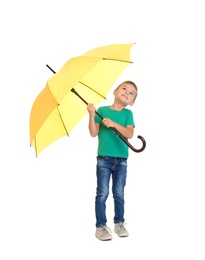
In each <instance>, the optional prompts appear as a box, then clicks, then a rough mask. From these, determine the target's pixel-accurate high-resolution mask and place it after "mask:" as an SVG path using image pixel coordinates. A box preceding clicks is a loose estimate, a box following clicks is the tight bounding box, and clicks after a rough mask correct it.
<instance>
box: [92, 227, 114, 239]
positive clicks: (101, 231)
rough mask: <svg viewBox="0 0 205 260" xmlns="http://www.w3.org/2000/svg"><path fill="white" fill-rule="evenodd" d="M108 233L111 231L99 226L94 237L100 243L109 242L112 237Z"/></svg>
mask: <svg viewBox="0 0 205 260" xmlns="http://www.w3.org/2000/svg"><path fill="white" fill-rule="evenodd" d="M110 232H111V231H110V229H109V228H108V227H107V226H101V227H98V228H96V232H95V236H96V237H97V238H98V239H100V240H102V241H106V240H111V239H112V235H111V234H110Z"/></svg>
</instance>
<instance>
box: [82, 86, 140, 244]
mask: <svg viewBox="0 0 205 260" xmlns="http://www.w3.org/2000/svg"><path fill="white" fill-rule="evenodd" d="M113 94H114V96H115V98H114V102H113V104H112V105H111V106H104V107H100V108H99V109H98V111H97V112H98V113H99V114H100V115H101V116H102V117H103V119H101V118H100V117H99V116H98V115H96V113H95V111H96V109H95V107H94V105H93V104H88V105H87V110H88V113H89V126H88V127H89V131H90V135H91V136H92V137H96V136H98V149H97V167H96V176H97V189H96V198H95V215H96V233H95V236H96V237H97V238H98V239H100V240H103V241H105V240H111V239H112V235H111V233H110V229H109V228H108V227H107V226H106V223H107V218H106V200H107V198H108V195H109V182H110V178H111V176H112V193H113V199H114V213H115V215H114V224H115V226H114V231H115V233H117V234H118V236H119V237H127V236H128V235H129V234H128V231H127V230H126V228H125V226H124V221H125V219H124V188H125V185H126V177H127V158H128V146H127V144H125V143H124V142H123V141H122V140H121V139H120V138H119V136H118V135H116V134H115V133H114V131H112V129H109V128H110V127H112V128H115V129H117V130H118V131H119V132H120V133H121V134H122V135H123V136H124V137H125V138H127V139H128V138H132V137H133V135H134V119H133V114H132V111H131V110H129V109H126V107H127V106H128V105H129V106H132V105H133V104H134V102H135V99H136V97H137V86H136V85H135V83H134V82H132V81H125V82H123V83H121V84H120V85H119V86H118V87H117V88H116V89H115V90H114V92H113Z"/></svg>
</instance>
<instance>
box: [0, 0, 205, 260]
mask: <svg viewBox="0 0 205 260" xmlns="http://www.w3.org/2000/svg"><path fill="white" fill-rule="evenodd" d="M204 24H205V16H204V5H203V1H199V0H195V1H182V0H177V1H175V0H174V1H162V0H161V1H160V0H156V1H151V0H150V1H148V0H147V1H146V0H145V1H134V0H133V1H132V0H127V1H122V0H119V1H113V0H109V1H108V0H104V1H100V2H99V1H94V0H88V1H83V0H75V1H72V2H71V1H62V0H59V1H52V0H49V1H44V0H42V1H2V2H1V4H0V29H1V30H0V34H1V40H0V46H1V48H0V75H1V76H0V86H1V103H0V104H1V110H0V113H1V114H0V116H1V128H0V131H1V135H0V144H1V146H0V147H1V166H0V167H1V172H0V247H1V248H0V259H1V260H7V259H9V260H15V259H22V260H24V259H26V260H32V259H35V260H36V259H38V260H45V259H49V260H51V259H58V260H59V259H61V260H64V259H94V258H96V259H114V258H116V259H120V260H121V259H127V258H128V257H129V258H130V259H139V260H145V259H146V260H147V259H149V260H151V259H158V260H161V259H162V260H168V259H175V260H176V259H177V260H178V259H179V260H182V259H194V260H195V259H197V260H202V259H203V260H204V259H205V251H204V250H205V249H204V245H205V224H204V219H205V209H204V206H205V205H204V198H205V189H204V186H205V183H204V174H205V167H204V145H205V139H204V131H205V127H204V111H205V110H204V109H205V106H204V93H205V92H204V88H205V77H204V69H205V62H204V61H205V51H204V46H205V38H204ZM133 42H135V43H136V44H135V45H134V47H133V48H132V60H133V61H134V64H133V65H131V66H129V67H128V68H127V69H126V71H125V72H124V73H123V74H122V75H121V76H120V78H119V79H118V80H117V82H116V84H115V86H117V84H118V83H121V81H123V80H126V79H130V80H133V81H135V83H136V84H137V86H138V88H139V95H138V98H137V100H136V104H135V105H134V106H133V107H132V110H133V112H134V115H135V123H136V130H135V137H134V138H133V139H131V141H130V142H131V143H132V144H133V146H135V147H140V146H141V143H140V141H139V140H138V139H137V135H139V134H140V135H142V136H143V137H144V138H145V139H146V142H147V147H146V149H145V150H144V151H143V152H142V153H134V152H133V151H131V150H130V157H129V160H128V164H129V166H128V179H127V186H126V191H125V193H126V195H125V200H126V202H125V203H126V204H125V206H126V215H125V217H126V222H127V223H128V226H127V227H128V230H129V232H130V236H129V237H128V238H124V239H120V238H118V237H117V236H115V234H113V236H114V238H113V240H112V241H110V242H101V241H99V240H97V239H96V238H95V235H94V234H95V216H94V199H95V186H96V179H95V163H96V158H95V156H96V148H97V139H96V138H94V139H93V138H91V137H90V135H89V133H88V129H87V123H88V118H87V116H86V117H85V118H84V119H83V120H82V121H81V122H80V123H79V124H78V125H77V126H76V128H75V129H74V130H73V131H72V133H71V134H70V136H69V137H64V138H62V139H60V140H58V141H57V142H55V143H53V144H52V145H50V146H49V147H47V148H46V149H45V150H44V151H42V152H41V153H40V154H39V156H38V158H36V156H35V151H34V149H33V148H31V147H30V144H29V117H30V111H31V107H32V104H33V102H34V100H35V98H36V96H37V95H38V93H39V92H40V91H41V90H42V89H43V88H44V87H45V84H46V82H47V80H48V78H49V77H51V76H52V72H51V71H50V70H49V69H48V68H46V64H49V65H50V66H51V67H52V68H53V69H54V70H56V71H57V70H59V69H60V68H61V67H62V66H63V65H64V63H65V62H66V61H67V60H68V59H70V58H71V57H74V56H78V55H81V54H83V53H84V52H86V51H88V50H90V49H92V48H96V47H100V46H104V45H110V44H118V43H133ZM115 86H114V87H115ZM112 100H113V95H112V92H110V94H109V95H108V101H106V102H105V103H104V104H110V102H112ZM107 217H108V226H109V227H110V228H111V229H113V221H112V219H113V201H112V195H110V197H109V199H108V204H107Z"/></svg>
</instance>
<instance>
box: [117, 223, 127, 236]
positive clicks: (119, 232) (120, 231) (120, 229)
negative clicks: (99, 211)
mask: <svg viewBox="0 0 205 260" xmlns="http://www.w3.org/2000/svg"><path fill="white" fill-rule="evenodd" d="M114 231H115V233H116V234H117V235H118V236H119V237H128V236H129V233H128V231H127V229H126V228H125V224H124V223H123V222H120V223H117V224H115V228H114Z"/></svg>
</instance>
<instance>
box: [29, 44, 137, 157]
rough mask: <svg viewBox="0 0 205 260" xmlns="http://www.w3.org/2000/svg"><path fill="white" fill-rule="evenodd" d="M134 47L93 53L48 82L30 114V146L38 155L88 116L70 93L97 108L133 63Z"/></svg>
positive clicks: (119, 46) (72, 62)
mask: <svg viewBox="0 0 205 260" xmlns="http://www.w3.org/2000/svg"><path fill="white" fill-rule="evenodd" d="M132 46H133V44H116V45H108V46H103V47H99V48H96V49H93V50H90V51H88V52H86V53H84V54H83V55H81V56H79V57H75V58H71V59H70V60H68V61H67V62H66V63H65V65H64V66H63V67H62V68H61V69H60V70H59V71H58V72H57V73H55V74H54V75H53V76H52V77H51V78H50V79H48V81H47V84H46V86H45V88H44V89H43V90H42V91H41V92H40V94H39V95H38V96H37V98H36V100H35V101H34V104H33V106H32V109H31V114H30V145H31V146H33V147H34V148H35V151H36V156H37V155H38V154H39V153H40V152H41V151H42V150H43V149H44V148H46V147H47V146H48V145H50V144H51V143H53V142H54V141H56V140H57V139H59V138H61V137H63V136H66V135H69V133H70V132H71V131H72V130H73V128H74V127H75V126H76V125H77V124H78V122H79V121H80V120H81V119H82V118H83V117H84V116H85V115H86V114H87V107H86V106H85V104H83V102H81V101H80V100H79V98H78V97H77V95H75V94H74V93H73V91H71V90H73V89H74V90H75V91H77V92H79V93H80V95H81V96H82V97H83V98H84V99H85V100H87V101H88V102H89V103H93V104H94V105H97V104H98V103H100V102H101V101H102V100H104V99H105V98H106V95H107V94H108V92H109V90H110V89H111V87H112V86H113V84H114V82H115V81H116V79H117V78H118V77H119V75H120V74H121V73H122V72H123V71H124V70H125V69H126V68H127V66H128V65H130V64H131V63H132V61H131V59H130V50H131V47H132Z"/></svg>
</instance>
